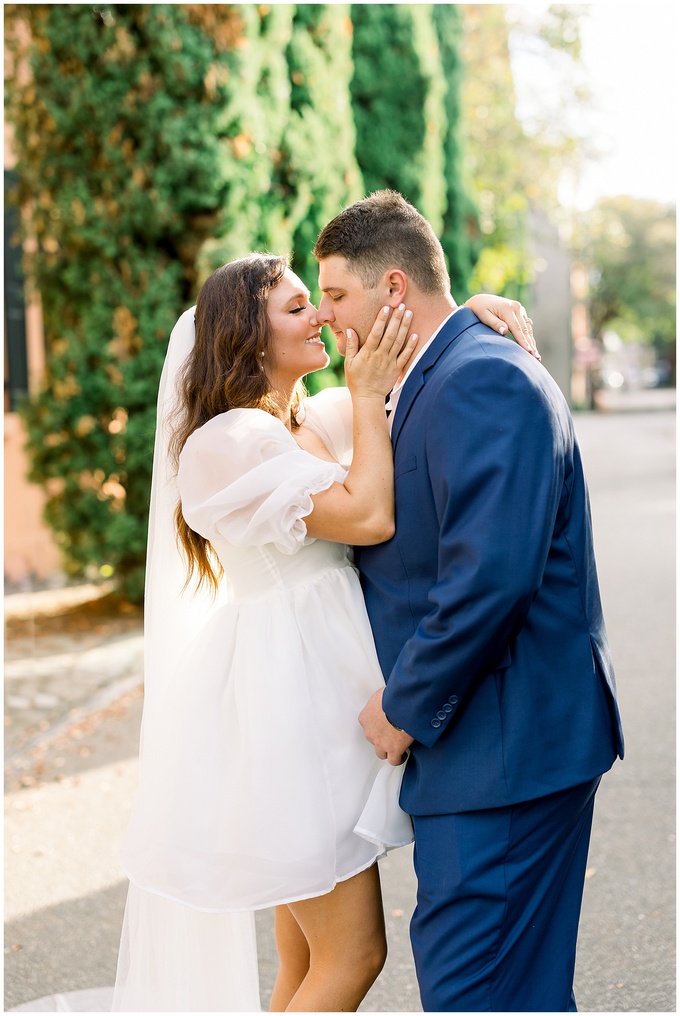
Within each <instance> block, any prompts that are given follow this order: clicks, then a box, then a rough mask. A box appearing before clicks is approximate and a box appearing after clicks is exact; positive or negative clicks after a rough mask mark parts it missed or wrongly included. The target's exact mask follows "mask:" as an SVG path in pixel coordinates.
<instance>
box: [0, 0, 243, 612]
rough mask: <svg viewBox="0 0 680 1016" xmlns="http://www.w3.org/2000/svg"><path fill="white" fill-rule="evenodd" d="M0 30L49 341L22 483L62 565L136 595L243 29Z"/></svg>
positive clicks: (15, 15) (109, 18) (68, 12)
mask: <svg viewBox="0 0 680 1016" xmlns="http://www.w3.org/2000/svg"><path fill="white" fill-rule="evenodd" d="M206 7H209V8H211V10H210V12H209V17H211V18H214V19H215V18H216V19H218V20H217V21H216V22H215V23H214V24H213V25H212V30H211V31H206V30H205V28H206V25H205V18H206V16H208V15H207V12H206V11H205V8H206ZM202 8H203V10H201V9H202ZM217 8H219V10H217ZM6 28H7V34H6V42H7V46H8V50H9V53H10V59H12V60H14V61H15V65H16V67H17V69H19V70H20V72H21V73H18V74H17V75H16V78H15V82H14V84H13V85H12V87H11V88H10V90H9V94H8V97H7V117H8V120H9V122H10V123H11V124H12V125H13V128H14V147H15V149H16V152H17V155H18V173H19V177H20V181H19V186H18V192H17V194H16V200H17V201H18V202H19V203H21V204H22V206H24V207H25V208H26V209H27V210H28V211H29V218H30V232H31V239H32V243H33V247H34V253H33V254H32V256H31V257H30V262H29V265H28V270H29V272H30V274H31V276H32V277H33V279H34V280H35V283H36V286H37V289H38V291H39V292H40V294H41V298H42V305H43V314H44V326H45V336H46V345H47V350H46V354H47V367H48V378H47V382H46V385H45V388H44V390H43V391H42V392H41V394H40V395H39V396H38V397H37V398H36V399H35V400H34V401H31V402H30V403H29V404H28V405H27V406H26V413H25V416H26V421H27V425H28V429H29V448H30V452H31V456H32V461H33V468H32V473H31V479H33V480H34V481H36V482H39V483H41V484H42V485H43V486H44V487H45V489H46V491H47V495H48V500H47V508H46V518H47V521H48V522H49V523H50V525H51V526H52V528H53V529H54V531H55V533H56V536H57V539H58V542H59V544H60V546H61V548H62V550H63V552H64V554H65V558H66V563H67V566H68V567H69V569H70V570H71V571H72V572H73V573H74V574H83V573H85V574H87V573H88V571H89V570H90V571H91V570H92V568H95V567H97V566H106V568H107V569H114V570H115V572H116V573H117V575H118V576H120V578H121V579H122V581H123V583H124V584H125V586H126V589H127V591H128V593H129V594H130V595H131V596H132V597H138V596H139V595H140V594H141V588H142V580H143V564H144V556H145V543H146V519H147V513H148V498H149V487H150V472H151V462H152V449H153V435H154V421H155V400H156V391H157V384H158V377H159V374H160V369H161V364H162V361H163V357H164V354H165V349H166V346H167V338H168V335H169V333H170V330H171V328H172V325H173V324H174V322H175V320H176V318H177V316H178V313H179V312H180V311H181V310H182V309H183V308H184V307H186V306H187V305H188V304H189V303H190V301H191V300H192V298H193V296H194V295H195V286H196V258H197V254H198V251H199V250H200V248H201V246H202V244H203V243H204V241H205V239H206V237H207V236H209V235H211V234H212V232H213V230H214V229H215V225H216V222H217V217H218V210H219V208H220V204H221V201H222V195H221V194H220V179H221V178H220V174H219V172H218V168H219V157H220V149H219V143H218V131H217V112H218V111H219V109H220V108H222V106H223V105H224V104H225V102H226V101H227V98H228V95H229V91H230V89H232V88H233V87H234V85H233V84H232V82H231V80H230V78H231V76H230V73H229V72H230V60H231V54H232V52H233V50H234V46H235V44H236V43H237V41H238V39H239V38H240V36H241V25H240V20H239V18H238V17H236V16H235V15H234V12H233V10H232V8H230V7H228V6H226V5H186V7H185V6H183V5H172V4H136V5H133V4H129V5H128V4H123V5H119V6H117V7H115V8H111V9H107V10H103V9H99V8H92V7H90V6H89V5H87V6H85V5H80V4H66V5H57V4H34V5H29V4H19V5H9V6H8V8H6Z"/></svg>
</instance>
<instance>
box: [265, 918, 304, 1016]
mask: <svg viewBox="0 0 680 1016" xmlns="http://www.w3.org/2000/svg"><path fill="white" fill-rule="evenodd" d="M274 934H275V936H276V951H277V953H278V956H279V969H278V971H277V974H276V983H275V985H274V991H273V992H272V999H271V1002H270V1004H269V1011H270V1012H285V1011H286V1009H287V1008H288V1004H289V1003H290V1000H291V999H292V997H293V995H294V994H295V992H296V991H297V990H298V988H299V987H300V985H301V984H302V982H303V980H304V979H305V977H306V976H307V974H308V972H309V946H308V945H307V939H306V938H305V936H304V934H303V932H302V929H301V928H300V925H299V924H298V923H297V921H296V920H295V918H294V917H293V915H292V914H291V912H290V910H289V908H288V907H287V906H285V905H284V906H281V907H275V908H274Z"/></svg>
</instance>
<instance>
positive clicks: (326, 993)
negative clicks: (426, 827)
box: [287, 864, 387, 1012]
mask: <svg viewBox="0 0 680 1016" xmlns="http://www.w3.org/2000/svg"><path fill="white" fill-rule="evenodd" d="M288 908H289V910H290V912H291V914H292V915H293V917H294V918H295V920H296V921H297V923H298V925H299V927H300V929H301V930H302V932H303V933H304V936H305V939H306V940H307V943H308V945H309V957H310V959H309V971H308V973H307V975H306V977H305V978H304V980H303V981H302V984H301V985H300V987H299V988H298V990H297V991H296V992H295V995H294V996H293V998H292V999H291V1001H290V1003H289V1004H288V1009H287V1011H288V1012H355V1011H356V1010H357V1008H358V1006H359V1004H360V1002H361V1001H362V999H363V998H364V996H365V995H366V992H367V991H368V989H369V988H370V987H371V985H372V984H373V982H374V981H375V979H376V977H377V976H378V974H379V973H380V971H381V970H382V968H383V966H384V964H385V959H386V957H387V942H386V939H385V920H384V915H383V908H382V896H381V893H380V877H379V875H378V866H377V864H374V865H373V866H372V867H370V868H368V869H367V870H366V871H362V872H360V873H359V874H358V875H355V876H354V877H353V878H350V879H347V881H345V882H339V883H338V885H337V886H336V887H335V889H334V890H333V891H332V892H330V893H328V894H327V895H326V896H316V897H315V898H314V899H311V900H300V901H299V902H298V903H289V904H288Z"/></svg>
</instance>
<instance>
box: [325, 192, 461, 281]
mask: <svg viewBox="0 0 680 1016" xmlns="http://www.w3.org/2000/svg"><path fill="white" fill-rule="evenodd" d="M333 255H339V256H340V257H343V258H345V260H346V261H347V267H348V268H349V269H350V271H352V272H354V274H355V275H358V277H359V278H360V279H361V281H362V283H363V284H364V286H366V288H368V289H372V288H373V287H374V286H376V285H377V284H378V280H379V279H380V276H381V275H382V274H383V273H384V272H386V271H387V270H388V269H390V268H400V269H401V270H402V271H404V272H406V274H407V275H409V276H410V278H411V279H413V281H414V282H415V284H416V286H418V288H419V289H420V290H422V291H423V292H424V293H448V292H449V288H450V285H451V283H450V280H449V274H448V272H447V270H446V261H445V259H444V251H443V250H442V245H441V244H440V242H439V240H438V239H437V237H436V236H435V233H434V230H433V229H432V226H431V225H430V223H429V222H428V221H427V219H425V218H424V217H423V216H422V215H421V214H420V212H419V211H418V209H417V208H414V207H413V205H410V204H409V203H408V201H406V199H405V198H403V197H402V195H401V194H399V193H398V192H397V191H393V190H380V191H375V192H374V193H373V194H370V195H369V196H368V197H367V198H364V199H363V200H362V201H357V202H355V203H354V204H353V205H350V206H349V207H348V208H345V209H343V211H342V212H340V214H339V215H336V217H335V218H334V219H332V220H331V221H330V222H329V223H328V225H327V226H324V228H323V229H322V230H321V233H320V234H319V239H318V240H317V241H316V245H315V247H314V256H315V258H316V259H317V261H323V260H324V258H328V257H332V256H333Z"/></svg>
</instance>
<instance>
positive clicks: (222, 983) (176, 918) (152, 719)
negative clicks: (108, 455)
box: [112, 307, 260, 1012]
mask: <svg viewBox="0 0 680 1016" xmlns="http://www.w3.org/2000/svg"><path fill="white" fill-rule="evenodd" d="M194 338H195V330H194V308H193V307H192V308H191V309H190V310H187V311H185V313H184V314H182V316H181V317H180V318H179V320H178V322H177V324H176V325H175V327H174V329H173V331H172V335H171V337H170V344H169V346H168V352H167V355H166V359H165V364H164V367H163V373H162V375H161V381H160V388H159V393H158V415H157V426H156V440H155V446H154V462H153V480H152V487H151V510H150V515H149V539H148V551H147V568H146V588H145V608H144V640H145V644H144V717H143V721H142V740H141V750H140V779H141V775H142V774H143V773H144V769H145V750H146V751H149V752H150V751H152V746H153V744H154V741H155V740H156V736H155V732H156V730H157V729H158V727H159V725H160V724H162V723H164V722H165V721H166V718H167V717H164V715H163V709H162V707H163V700H164V689H165V688H167V686H168V682H169V679H170V676H171V674H172V672H173V669H174V668H175V667H176V664H177V661H178V660H180V659H181V658H182V657H183V655H184V654H185V652H186V650H187V648H188V647H189V645H190V643H191V642H192V641H193V640H194V639H196V638H197V637H200V633H201V629H202V628H204V626H205V625H206V624H207V623H208V622H209V620H210V618H211V616H212V614H213V613H214V611H215V610H216V609H218V608H219V607H220V605H221V604H222V603H223V602H224V595H222V596H220V595H219V594H218V597H217V598H216V599H213V598H212V596H211V595H210V593H208V592H206V591H203V589H202V590H201V591H199V592H195V591H194V590H193V589H192V588H191V587H189V588H187V589H184V584H185V581H186V574H187V573H186V563H185V561H184V560H183V558H182V556H181V554H180V551H179V548H178V545H177V539H176V529H175V524H174V512H175V508H176V505H177V501H178V498H179V494H178V489H177V482H176V477H175V469H174V467H173V464H172V462H171V458H170V438H171V420H172V414H173V412H174V410H175V408H176V406H177V399H178V385H177V381H178V375H179V371H180V369H181V367H182V365H183V364H184V362H185V360H186V358H187V356H188V355H189V353H190V352H191V349H192V347H193V344H194ZM150 762H152V760H151V759H148V760H147V763H146V764H147V766H148V765H149V763H150ZM154 768H155V767H153V766H151V769H152V770H154ZM168 789H169V788H168V787H167V786H164V785H163V784H162V783H161V782H160V781H159V785H158V787H157V792H158V793H159V794H163V793H164V792H168ZM138 838H139V837H138V833H137V832H136V831H135V830H134V829H132V830H129V831H128V834H127V837H126V842H125V845H124V849H123V860H124V866H125V869H126V871H127V873H128V875H129V877H130V887H129V891H128V900H127V904H126V908H125V918H124V923H123V932H122V938H121V947H120V954H119V959H118V972H117V976H116V987H115V991H114V1002H113V1009H112V1011H114V1012H259V1011H260V998H259V987H258V969H257V949H256V942H255V922H254V914H253V912H252V911H251V912H243V913H233V912H231V913H225V912H221V913H220V912H206V911H202V910H197V909H195V908H192V907H190V906H188V905H186V904H183V903H181V902H178V900H177V899H168V898H167V897H165V896H163V895H160V894H159V892H157V891H155V889H154V886H153V884H152V882H151V883H150V881H149V876H148V872H146V873H145V874H144V876H143V878H140V879H138V880H137V881H136V879H135V875H136V873H135V862H134V858H135V854H136V849H137V846H138V844H137V843H136V842H135V841H136V840H137V839H138Z"/></svg>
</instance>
